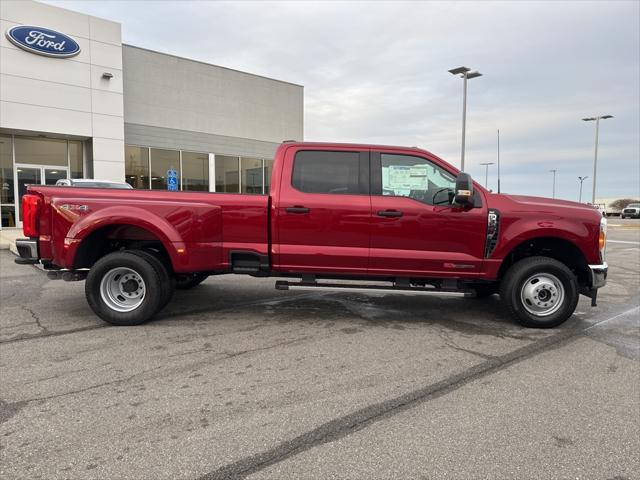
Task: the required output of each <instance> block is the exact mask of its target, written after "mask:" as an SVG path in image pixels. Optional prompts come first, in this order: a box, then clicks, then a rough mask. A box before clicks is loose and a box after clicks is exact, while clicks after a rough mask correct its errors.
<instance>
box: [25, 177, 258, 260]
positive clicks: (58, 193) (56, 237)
mask: <svg viewBox="0 0 640 480" xmlns="http://www.w3.org/2000/svg"><path fill="white" fill-rule="evenodd" d="M28 193H30V194H37V195H39V196H40V197H41V198H42V200H43V210H42V213H41V217H40V225H41V231H40V236H39V249H40V256H41V258H44V259H47V258H50V259H53V258H55V259H61V260H58V263H61V265H59V266H60V267H63V268H69V269H70V268H78V266H79V265H78V261H81V258H82V257H81V256H80V257H78V258H80V260H78V258H76V253H78V252H77V249H78V247H79V245H80V242H81V240H82V239H84V238H86V237H87V236H88V235H92V234H93V235H97V232H100V231H101V228H103V227H104V228H109V230H110V231H109V236H110V238H128V239H133V240H137V241H140V242H144V241H157V240H159V241H161V242H162V244H163V245H164V247H165V249H166V250H167V253H168V254H169V256H170V258H171V261H172V263H173V266H174V270H175V271H176V272H196V271H214V270H225V269H228V268H229V262H230V254H231V252H233V251H237V250H242V251H253V252H256V253H258V254H260V255H265V256H266V255H268V233H267V232H268V211H267V209H268V201H269V200H268V197H267V196H263V195H242V194H227V193H209V192H165V191H158V190H118V189H94V188H73V187H52V186H41V185H31V186H29V187H28ZM123 206H124V207H125V208H123ZM117 225H121V226H122V227H121V228H120V229H118V227H117ZM114 226H115V227H114ZM74 259H75V260H74ZM74 262H75V264H74Z"/></svg>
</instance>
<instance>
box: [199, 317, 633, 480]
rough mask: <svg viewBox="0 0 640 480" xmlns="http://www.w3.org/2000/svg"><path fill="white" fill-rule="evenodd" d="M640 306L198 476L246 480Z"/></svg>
mask: <svg viewBox="0 0 640 480" xmlns="http://www.w3.org/2000/svg"><path fill="white" fill-rule="evenodd" d="M638 309H639V307H634V308H632V309H629V310H627V311H625V312H622V313H620V314H618V315H615V316H613V317H610V318H607V319H605V320H601V321H600V322H596V323H594V324H592V325H588V326H585V325H583V326H578V327H575V328H570V329H567V330H563V331H561V332H559V333H557V334H554V335H550V336H548V337H545V338H543V339H541V340H537V341H535V342H533V343H531V344H529V345H525V346H524V347H520V348H518V349H516V350H513V351H511V352H509V353H506V354H504V355H500V356H495V357H491V358H488V359H486V360H485V361H483V362H481V363H479V364H477V365H474V366H472V367H470V368H468V369H466V370H464V371H462V372H460V373H457V374H455V375H452V376H450V377H448V378H445V379H443V380H441V381H439V382H436V383H432V384H430V385H426V386H424V387H422V388H419V389H417V390H413V391H411V392H408V393H406V394H403V395H401V396H399V397H395V398H391V399H389V400H385V401H382V402H379V403H375V404H372V405H368V406H366V407H364V408H361V409H359V410H356V411H355V412H352V413H350V414H347V415H345V416H342V417H339V418H336V419H334V420H330V421H329V422H326V423H324V424H322V425H320V426H319V427H317V428H314V429H312V430H310V431H307V432H305V433H303V434H301V435H299V436H297V437H295V438H293V439H291V440H288V441H285V442H282V443H280V444H279V445H277V446H275V447H274V448H272V449H270V450H267V451H264V452H261V453H257V454H255V455H250V456H247V457H245V458H241V459H239V460H237V461H236V462H233V463H230V464H227V465H224V466H222V467H220V468H218V469H216V470H213V471H211V472H209V473H207V474H205V475H202V476H201V477H199V479H198V480H242V479H245V478H247V477H248V476H249V475H252V474H254V473H256V472H259V471H261V470H264V469H265V468H267V467H270V466H271V465H275V464H277V463H280V462H282V461H284V460H287V459H289V458H291V457H294V456H296V455H298V454H300V453H303V452H305V451H307V450H310V449H312V448H314V447H317V446H319V445H323V444H326V443H330V442H334V441H336V440H339V439H341V438H344V437H347V436H349V435H351V434H353V433H355V432H357V431H360V430H362V429H364V428H366V427H368V426H369V425H372V424H373V423H376V422H379V421H380V420H383V419H385V418H388V417H392V416H395V415H397V414H399V413H401V412H403V411H405V410H408V409H410V408H413V407H415V406H417V405H418V404H422V403H424V402H427V401H431V400H434V399H436V398H439V397H442V396H444V395H446V394H448V393H450V392H453V391H455V390H457V389H459V388H461V387H463V386H464V385H466V384H468V383H470V382H472V381H474V380H478V379H480V378H483V377H486V376H488V375H492V374H494V373H496V372H499V371H501V370H503V369H505V368H507V367H510V366H512V365H514V364H516V363H519V362H522V361H524V360H527V359H529V358H532V357H534V356H537V355H539V354H541V353H544V352H546V351H548V350H550V349H552V348H558V347H561V346H563V345H565V344H567V343H570V342H572V341H574V340H576V339H578V338H580V337H581V336H582V335H584V334H588V332H589V331H591V330H593V329H594V328H595V327H596V326H598V325H600V324H604V323H607V322H609V321H611V320H613V319H616V318H618V317H621V316H623V315H628V314H630V313H632V312H634V311H636V310H638Z"/></svg>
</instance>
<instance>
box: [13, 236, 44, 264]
mask: <svg viewBox="0 0 640 480" xmlns="http://www.w3.org/2000/svg"><path fill="white" fill-rule="evenodd" d="M16 250H18V255H20V256H19V257H17V258H16V259H15V262H16V263H18V264H20V265H33V264H35V263H38V262H39V261H40V259H39V258H38V240H37V239H34V238H19V239H17V240H16Z"/></svg>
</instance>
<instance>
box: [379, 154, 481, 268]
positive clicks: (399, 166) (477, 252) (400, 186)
mask: <svg viewBox="0 0 640 480" xmlns="http://www.w3.org/2000/svg"><path fill="white" fill-rule="evenodd" d="M371 179H372V182H371V209H372V213H371V219H372V221H371V250H370V262H369V272H370V273H372V274H393V275H406V276H421V277H425V276H434V277H456V276H460V275H462V276H465V277H469V276H471V277H473V275H474V274H479V273H480V271H481V267H482V261H483V256H484V245H485V238H486V229H487V212H486V207H484V206H480V207H476V208H472V207H462V206H456V205H452V199H453V197H452V193H453V191H454V188H455V175H454V174H453V173H451V172H449V171H447V170H446V169H445V168H444V166H443V165H439V164H438V162H437V161H435V159H430V158H427V157H426V156H422V154H420V153H415V152H410V153H409V152H408V153H407V154H398V153H397V152H393V153H391V152H384V151H378V152H371ZM475 194H476V195H481V192H480V191H478V190H476V193H475ZM481 204H482V202H480V205H481Z"/></svg>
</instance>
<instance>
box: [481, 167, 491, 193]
mask: <svg viewBox="0 0 640 480" xmlns="http://www.w3.org/2000/svg"><path fill="white" fill-rule="evenodd" d="M480 165H482V166H484V186H485V188H486V189H487V190H489V165H495V164H494V163H493V162H485V163H481V164H480Z"/></svg>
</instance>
